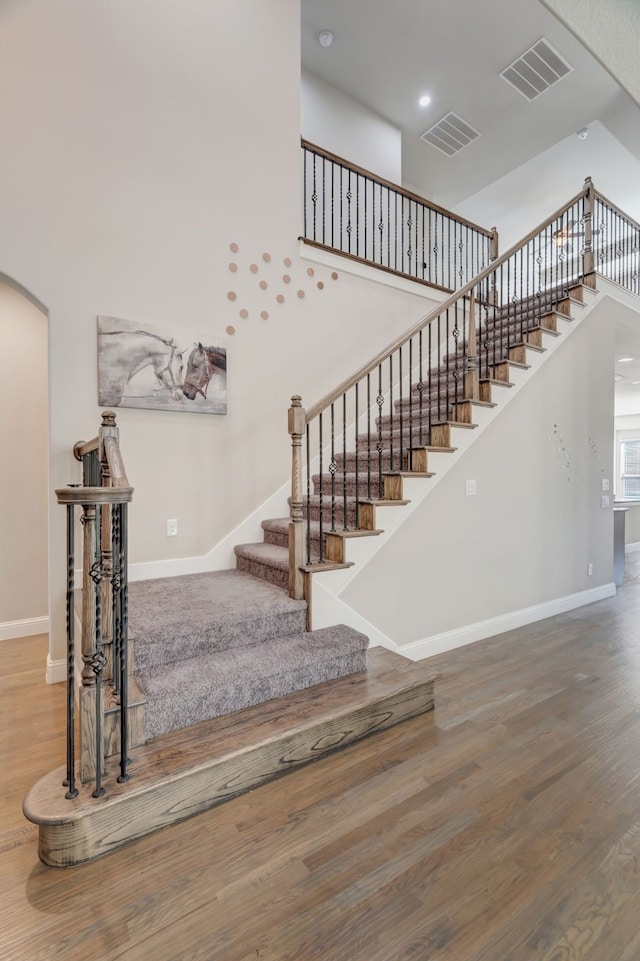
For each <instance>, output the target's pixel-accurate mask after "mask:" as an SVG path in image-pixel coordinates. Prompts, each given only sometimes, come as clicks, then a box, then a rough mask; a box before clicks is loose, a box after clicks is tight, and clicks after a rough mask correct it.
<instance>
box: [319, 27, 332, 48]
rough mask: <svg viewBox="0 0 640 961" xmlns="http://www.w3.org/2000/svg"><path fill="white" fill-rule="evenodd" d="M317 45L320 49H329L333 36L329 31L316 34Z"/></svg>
mask: <svg viewBox="0 0 640 961" xmlns="http://www.w3.org/2000/svg"><path fill="white" fill-rule="evenodd" d="M318 43H319V44H320V46H321V47H330V46H331V44H332V43H333V34H332V33H331V31H330V30H323V31H322V32H321V33H319V34H318Z"/></svg>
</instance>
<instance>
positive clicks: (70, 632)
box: [62, 504, 78, 800]
mask: <svg viewBox="0 0 640 961" xmlns="http://www.w3.org/2000/svg"><path fill="white" fill-rule="evenodd" d="M74 515H75V509H74V506H73V504H67V596H66V616H67V776H66V778H65V780H64V781H63V782H62V783H63V784H64V785H65V786H66V788H67V792H66V794H65V797H66V798H68V799H69V800H71V798H74V797H77V796H78V790H77V788H76V779H75V770H76V769H75V764H76V746H75V691H74V685H75V637H74V610H73V597H74V586H75V585H74V567H75V563H74V543H75V526H74Z"/></svg>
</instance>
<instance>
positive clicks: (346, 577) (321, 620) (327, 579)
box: [309, 287, 637, 658]
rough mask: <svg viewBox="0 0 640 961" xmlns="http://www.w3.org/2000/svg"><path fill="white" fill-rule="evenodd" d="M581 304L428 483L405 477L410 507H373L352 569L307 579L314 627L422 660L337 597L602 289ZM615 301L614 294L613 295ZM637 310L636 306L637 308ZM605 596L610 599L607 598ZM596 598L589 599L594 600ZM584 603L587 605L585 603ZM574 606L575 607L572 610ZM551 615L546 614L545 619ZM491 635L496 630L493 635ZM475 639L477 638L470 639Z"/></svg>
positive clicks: (477, 412)
mask: <svg viewBox="0 0 640 961" xmlns="http://www.w3.org/2000/svg"><path fill="white" fill-rule="evenodd" d="M583 292H584V304H583V305H578V304H572V306H571V314H570V315H569V316H568V317H567V318H566V319H565V318H564V317H563V316H561V315H558V331H559V332H560V334H561V336H560V337H554V336H552V335H548V336H545V337H544V347H545V351H544V353H539V352H537V351H534V350H527V364H528V365H529V369H527V370H525V369H522V368H518V367H514V366H511V368H510V374H509V377H510V381H511V383H512V385H513V386H512V387H510V388H507V387H505V388H500V387H496V388H495V396H494V400H495V401H496V406H495V407H494V408H475V409H474V423H475V424H476V428H475V429H474V430H466V429H465V430H462V429H456V428H455V427H453V428H452V441H451V443H452V446H453V447H454V448H455V451H454V452H453V453H437V452H436V453H432V452H430V453H429V470H430V471H433V472H434V476H433V477H432V478H420V477H415V478H412V477H410V476H407V475H405V476H404V477H403V499H405V500H408V501H409V503H407V504H405V505H403V506H402V507H399V506H384V505H383V506H377V507H376V527H377V528H378V529H380V530H382V533H381V534H379V535H378V536H377V537H371V538H357V539H353V540H351V539H350V540H349V541H348V542H347V557H346V560H348V562H349V564H350V565H351V566H349V567H347V568H344V569H341V570H330V571H315V572H314V573H313V574H311V575H309V576H310V577H311V578H312V579H313V581H312V588H311V591H312V626H313V628H314V629H315V628H316V627H323V626H328V625H330V624H335V623H343V624H348V625H349V626H351V627H354V628H355V629H357V630H361V631H363V632H365V633H366V634H368V636H369V638H370V643H371V645H372V646H376V645H382V646H384V647H388V648H389V649H390V650H393V651H398V652H402V653H403V654H404V655H405V656H408V657H410V658H412V657H415V658H419V657H421V656H423V654H422V653H421V651H420V649H419V647H416V648H415V650H414V649H412V646H411V645H409V649H407V646H406V645H403V646H399V645H397V644H396V643H395V642H394V641H393V640H392V639H391V638H389V637H387V636H386V635H385V634H384V633H383V632H381V631H380V630H379V629H378V628H377V627H376V626H375V625H373V624H371V623H370V622H368V621H367V620H366V619H364V618H363V617H362V616H361V615H360V614H358V612H357V611H355V610H354V609H353V608H352V607H351V606H350V605H349V604H348V603H347V602H346V601H344V600H343V599H342V597H341V595H342V594H343V592H344V591H345V590H346V588H347V587H348V586H349V584H350V583H351V582H352V580H353V579H354V578H355V577H357V576H359V574H360V573H361V572H362V570H363V568H364V567H365V566H366V565H367V564H368V563H369V562H370V561H371V560H372V559H373V558H374V557H375V555H376V554H377V553H378V551H380V550H382V549H384V547H385V545H386V544H387V543H388V541H389V539H390V538H391V537H393V535H394V534H395V533H396V531H397V530H398V529H399V528H400V527H401V526H402V525H404V524H405V523H406V522H407V521H408V520H409V518H410V517H411V515H412V514H413V512H414V511H415V510H416V509H417V508H418V507H419V506H420V504H422V502H423V501H424V499H425V498H426V497H427V496H428V495H429V493H430V492H431V491H433V490H434V489H435V487H436V485H437V484H439V483H441V482H442V481H443V479H444V478H445V477H446V476H447V474H448V473H449V471H450V470H451V469H452V468H453V467H454V466H455V465H456V464H457V463H458V462H459V459H460V458H461V457H463V456H464V454H465V452H466V451H467V450H469V448H470V447H471V446H472V445H474V444H475V443H476V441H477V440H478V438H479V437H481V436H482V434H483V433H484V431H485V430H486V428H487V427H488V426H489V425H490V424H492V423H493V421H494V420H495V418H496V417H499V416H500V413H501V412H502V411H503V410H504V409H505V408H506V406H507V404H509V403H510V401H511V400H512V399H513V398H514V397H515V396H517V394H518V393H519V392H520V390H521V389H522V388H523V387H525V386H526V384H528V383H529V382H530V381H531V378H532V377H533V376H535V373H536V371H538V370H539V369H540V368H541V367H542V366H543V365H544V364H546V363H547V361H548V360H549V358H550V357H551V356H553V354H554V353H555V351H556V350H557V349H558V347H559V346H560V344H562V343H564V342H565V341H566V338H567V336H569V335H570V334H571V332H572V331H574V330H576V329H577V328H578V327H579V326H580V325H581V323H582V321H583V320H584V319H586V317H587V316H588V315H589V314H590V312H591V311H592V310H593V308H594V307H595V306H596V305H597V304H598V303H599V302H600V300H601V299H602V297H603V296H604V292H603V291H602V290H597V291H596V290H592V289H590V288H586V287H585V288H583ZM613 296H614V297H615V294H613ZM636 306H637V305H636ZM607 596H608V595H607ZM595 599H597V598H596V597H593V598H591V597H590V598H589V600H595ZM583 602H584V603H586V601H583ZM574 606H577V604H576V605H574ZM544 616H549V615H544ZM494 633H495V631H494ZM473 639H476V638H473Z"/></svg>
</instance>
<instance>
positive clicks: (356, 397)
mask: <svg viewBox="0 0 640 961" xmlns="http://www.w3.org/2000/svg"><path fill="white" fill-rule="evenodd" d="M358 387H359V383H358V384H356V385H355V387H354V391H355V394H354V407H355V411H354V423H355V426H354V436H355V440H356V443H355V468H356V470H355V474H356V530H360V493H359V491H360V451H359V449H358V425H359V421H360V410H359V407H360V405H359V394H358ZM345 458H346V454H345ZM345 465H346V459H345Z"/></svg>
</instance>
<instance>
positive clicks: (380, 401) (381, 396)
mask: <svg viewBox="0 0 640 961" xmlns="http://www.w3.org/2000/svg"><path fill="white" fill-rule="evenodd" d="M376 403H377V405H378V445H377V446H378V484H377V487H378V490H380V487H381V485H382V451H383V443H382V407H383V405H384V394H383V393H382V364H378V396H377V397H376ZM391 443H392V444H393V441H392V442H391Z"/></svg>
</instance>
